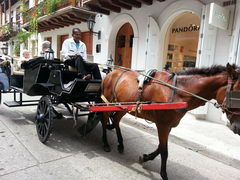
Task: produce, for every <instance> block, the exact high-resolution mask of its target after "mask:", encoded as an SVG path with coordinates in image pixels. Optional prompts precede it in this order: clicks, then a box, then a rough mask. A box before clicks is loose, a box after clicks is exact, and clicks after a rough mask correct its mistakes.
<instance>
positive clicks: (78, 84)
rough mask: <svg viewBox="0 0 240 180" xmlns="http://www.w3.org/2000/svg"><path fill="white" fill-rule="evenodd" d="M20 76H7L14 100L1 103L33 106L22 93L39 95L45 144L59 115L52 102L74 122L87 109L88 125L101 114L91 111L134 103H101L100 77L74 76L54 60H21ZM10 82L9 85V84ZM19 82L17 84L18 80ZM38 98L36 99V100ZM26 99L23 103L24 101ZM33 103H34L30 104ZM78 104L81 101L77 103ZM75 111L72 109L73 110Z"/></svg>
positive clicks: (39, 120)
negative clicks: (67, 112) (62, 109)
mask: <svg viewBox="0 0 240 180" xmlns="http://www.w3.org/2000/svg"><path fill="white" fill-rule="evenodd" d="M22 68H23V69H24V75H23V76H22V77H21V76H14V78H16V77H17V79H14V78H13V77H10V79H11V80H10V89H11V90H13V93H14V101H10V102H4V104H5V105H7V106H10V107H11V106H12V107H16V106H26V105H35V104H36V102H35V101H36V100H28V101H24V100H23V98H22V94H26V95H28V96H42V97H41V98H40V100H39V102H38V103H37V112H36V120H35V123H36V129H37V134H38V137H39V140H40V141H41V142H43V143H45V142H46V141H47V140H48V138H49V135H50V134H51V132H52V126H53V121H54V119H57V118H61V117H62V114H61V113H59V112H57V110H56V109H55V108H54V105H57V104H63V105H64V106H65V107H66V108H67V110H68V111H69V113H70V114H73V117H74V118H73V119H74V120H75V121H76V119H77V117H78V116H79V113H78V112H79V110H80V111H88V113H85V114H84V115H86V114H87V115H89V114H90V116H89V119H88V121H94V119H93V117H95V118H96V117H97V118H98V119H97V120H96V122H94V123H93V122H89V123H90V124H91V126H96V124H97V123H98V122H99V120H101V113H98V114H97V115H96V114H95V115H94V116H93V115H92V114H91V112H103V111H131V110H132V109H134V108H135V107H136V104H129V103H127V104H119V103H117V104H111V105H109V104H108V105H106V104H104V103H101V102H102V100H101V80H96V79H90V80H84V79H80V78H78V76H77V73H76V72H72V71H69V70H68V67H67V66H66V65H65V64H64V63H62V62H60V61H59V60H58V59H55V60H45V59H44V58H42V57H40V58H36V59H32V60H29V61H27V62H24V63H23V64H22ZM11 81H12V82H13V84H11ZM16 81H18V83H16ZM19 82H20V83H19ZM16 93H19V94H20V100H19V101H17V100H16ZM37 101H38V100H37ZM25 102H27V104H24V103H25ZM32 102H35V103H32ZM81 103H82V104H81ZM163 106H164V104H159V103H147V104H145V105H143V106H142V107H141V108H142V109H145V110H146V109H148V110H152V109H159V108H160V109H165V108H168V109H174V108H177V109H181V108H185V107H186V103H178V104H176V103H175V104H173V103H171V104H169V105H168V106H165V107H163ZM74 110H75V111H74ZM92 128H93V127H87V126H84V128H83V127H82V128H81V129H82V131H84V132H82V131H81V132H82V133H83V134H85V133H87V132H88V131H90V129H92Z"/></svg>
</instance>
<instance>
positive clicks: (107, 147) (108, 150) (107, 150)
mask: <svg viewBox="0 0 240 180" xmlns="http://www.w3.org/2000/svg"><path fill="white" fill-rule="evenodd" d="M103 149H104V151H105V152H110V151H111V148H110V146H104V147H103Z"/></svg>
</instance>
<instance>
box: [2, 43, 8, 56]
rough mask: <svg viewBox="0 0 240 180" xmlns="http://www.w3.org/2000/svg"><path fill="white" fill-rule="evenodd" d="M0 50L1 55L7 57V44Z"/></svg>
mask: <svg viewBox="0 0 240 180" xmlns="http://www.w3.org/2000/svg"><path fill="white" fill-rule="evenodd" d="M1 49H2V53H3V54H4V55H7V54H8V44H3V46H2V47H1Z"/></svg>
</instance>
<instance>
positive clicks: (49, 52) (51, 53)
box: [44, 46, 54, 60]
mask: <svg viewBox="0 0 240 180" xmlns="http://www.w3.org/2000/svg"><path fill="white" fill-rule="evenodd" d="M44 59H46V60H54V51H53V50H52V48H51V46H50V47H49V48H48V49H47V50H46V51H45V53H44Z"/></svg>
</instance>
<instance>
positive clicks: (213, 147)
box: [123, 113, 240, 179]
mask: <svg viewBox="0 0 240 180" xmlns="http://www.w3.org/2000/svg"><path fill="white" fill-rule="evenodd" d="M123 121H124V123H126V124H128V125H131V126H134V127H137V128H138V129H141V130H143V131H146V132H148V133H150V134H154V135H156V136H157V131H156V127H155V124H153V123H151V122H149V121H146V120H144V119H140V118H136V117H134V116H131V115H126V116H125V119H124V120H123ZM169 140H170V142H172V143H176V144H178V145H181V146H183V147H185V148H187V149H190V150H192V151H195V152H198V153H200V154H202V155H205V156H207V157H209V158H212V159H214V160H217V161H219V162H222V163H224V164H227V165H229V166H232V167H235V168H237V169H239V171H240V153H239V152H240V136H239V135H236V134H234V133H233V132H232V131H231V130H230V129H229V127H228V126H227V124H226V123H225V122H219V123H217V122H211V121H208V120H203V119H197V118H196V117H195V116H194V115H192V114H191V113H187V114H186V115H185V116H184V117H183V118H182V120H181V121H180V123H179V125H178V126H177V127H175V128H173V129H172V131H171V133H170V138H169ZM239 179H240V178H239Z"/></svg>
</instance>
